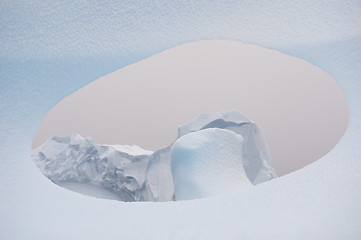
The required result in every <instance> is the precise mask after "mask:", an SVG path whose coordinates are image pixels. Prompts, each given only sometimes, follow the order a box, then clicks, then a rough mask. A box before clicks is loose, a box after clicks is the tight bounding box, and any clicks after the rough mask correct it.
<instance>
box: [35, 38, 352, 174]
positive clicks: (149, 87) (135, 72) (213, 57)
mask: <svg viewBox="0 0 361 240" xmlns="http://www.w3.org/2000/svg"><path fill="white" fill-rule="evenodd" d="M231 109H237V110H238V111H239V112H241V113H242V114H243V115H245V116H246V117H247V118H249V119H250V120H252V121H254V122H255V123H256V124H257V125H258V126H260V127H261V128H262V129H263V130H264V133H265V137H266V140H267V143H268V146H269V148H270V153H271V161H272V166H273V167H274V168H275V169H276V172H277V173H278V174H279V175H284V174H286V173H289V172H292V171H295V170H297V169H299V168H301V167H304V166H306V165H307V164H309V163H311V162H313V161H315V160H317V159H318V158H320V157H321V156H323V155H324V154H326V153H327V152H328V151H329V150H330V149H331V148H332V147H333V146H334V145H335V144H336V143H337V141H338V140H339V139H340V138H341V136H342V134H343V133H344V131H345V129H346V125H347V103H346V98H345V96H344V95H343V93H342V90H341V89H340V88H339V87H338V86H337V84H336V82H335V80H334V79H333V78H332V77H331V76H330V75H328V74H327V73H325V72H324V71H322V70H321V69H319V68H317V67H315V66H314V65H312V64H310V63H308V62H306V61H303V60H301V59H298V58H295V57H291V56H289V55H286V54H283V53H280V52H278V51H274V50H270V49H265V48H261V47H258V46H254V45H250V44H244V43H240V42H235V41H221V40H212V41H199V42H194V43H188V44H184V45H181V46H178V47H175V48H172V49H169V50H166V51H163V52H161V53H159V54H156V55H153V56H151V57H149V58H147V59H145V60H142V61H140V62H137V63H135V64H132V65H130V66H127V67H125V68H123V69H120V70H118V71H115V72H113V73H110V74H108V75H106V76H104V77H101V78H99V79H98V80H96V81H94V82H92V83H91V84H89V85H87V86H85V87H83V88H82V89H80V90H78V91H76V92H75V93H73V94H71V95H70V96H68V97H66V98H65V99H63V100H62V101H61V102H60V103H58V104H57V105H56V106H55V107H54V108H53V109H52V110H51V111H50V112H49V113H48V114H47V115H46V116H45V118H44V119H43V120H42V122H41V124H40V126H39V128H38V130H37V134H36V136H35V138H34V142H33V146H34V147H37V146H38V145H40V144H42V143H43V142H45V140H47V139H48V138H50V137H52V136H53V135H57V136H68V135H72V134H80V135H82V136H89V137H91V138H92V139H93V140H94V141H95V142H97V143H103V144H128V145H133V144H136V145H139V146H141V147H142V148H144V149H151V150H154V151H155V150H158V149H160V148H161V147H164V146H168V145H169V144H170V143H171V142H173V141H174V140H175V139H176V136H177V126H180V125H182V124H184V123H186V122H189V121H190V120H192V119H193V118H195V117H197V116H198V115H199V114H202V113H210V112H223V111H228V110H231Z"/></svg>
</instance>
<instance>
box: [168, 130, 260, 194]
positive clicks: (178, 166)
mask: <svg viewBox="0 0 361 240" xmlns="http://www.w3.org/2000/svg"><path fill="white" fill-rule="evenodd" d="M243 144H244V140H243V137H242V136H241V135H239V134H235V133H233V132H231V131H229V130H224V129H217V128H209V129H205V130H200V131H197V132H192V133H189V134H187V135H185V136H183V137H181V138H179V139H178V140H177V141H175V143H174V144H173V146H172V150H171V169H172V176H173V181H174V197H175V200H192V199H197V198H204V197H212V196H217V195H221V194H225V193H233V192H238V191H241V190H244V189H248V188H250V187H251V186H253V185H252V183H251V182H250V181H249V179H248V177H247V175H246V172H245V170H244V168H243V164H242V162H243V159H242V158H243V157H246V156H245V155H244V152H243V151H244V150H243V149H244V148H243Z"/></svg>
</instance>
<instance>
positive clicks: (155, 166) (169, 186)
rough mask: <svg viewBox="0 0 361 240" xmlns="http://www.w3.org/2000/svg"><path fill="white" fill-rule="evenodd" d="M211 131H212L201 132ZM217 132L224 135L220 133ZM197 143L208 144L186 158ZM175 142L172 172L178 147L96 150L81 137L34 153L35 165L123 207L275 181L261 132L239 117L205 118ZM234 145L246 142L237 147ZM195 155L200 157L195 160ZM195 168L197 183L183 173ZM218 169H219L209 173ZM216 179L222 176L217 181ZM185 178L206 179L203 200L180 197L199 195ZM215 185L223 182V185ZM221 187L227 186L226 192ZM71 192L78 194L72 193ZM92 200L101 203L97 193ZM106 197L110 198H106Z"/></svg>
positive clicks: (53, 141) (186, 127)
mask: <svg viewBox="0 0 361 240" xmlns="http://www.w3.org/2000/svg"><path fill="white" fill-rule="evenodd" d="M208 128H212V129H211V130H209V131H201V130H204V129H208ZM214 128H218V129H225V130H223V131H219V130H214ZM227 130H228V131H227ZM194 132H199V133H194ZM210 133H212V134H210ZM192 136H193V137H195V138H193V137H192ZM199 137H201V139H204V141H202V146H201V147H199V149H196V150H195V151H194V152H192V154H193V155H192V157H191V158H188V157H189V156H188V153H189V147H187V146H188V145H187V144H191V143H192V142H193V141H199ZM177 139H178V140H177V141H176V145H175V146H174V149H177V151H176V152H175V150H174V149H173V153H172V156H173V158H174V159H175V161H176V162H177V164H173V165H172V170H171V148H172V146H173V144H174V143H172V144H170V145H169V146H167V147H165V148H162V149H160V150H157V151H155V152H151V151H147V150H143V149H141V148H139V147H137V146H120V145H98V144H96V143H94V142H93V141H92V140H91V139H89V138H83V137H81V136H80V135H72V136H68V137H52V138H50V139H49V140H48V141H47V142H46V143H45V144H43V145H42V146H40V147H38V148H37V149H35V150H34V152H33V159H34V161H35V163H36V165H37V166H38V167H39V168H40V170H41V172H42V173H43V174H44V175H45V176H46V177H48V178H49V179H50V180H52V181H53V182H54V183H57V184H59V185H61V186H69V184H71V183H74V184H79V183H81V184H86V185H89V186H93V187H95V188H97V189H99V188H102V189H105V190H107V191H109V192H111V193H112V194H115V195H116V196H117V198H118V199H119V200H121V201H170V200H172V199H173V198H175V199H178V200H181V199H189V198H192V197H193V196H194V197H206V196H211V195H217V193H225V192H230V191H229V189H233V190H234V189H240V188H242V185H243V186H248V185H251V183H252V184H259V183H262V182H265V181H268V180H271V179H272V178H274V177H276V173H275V171H274V170H273V168H272V167H271V166H270V161H269V155H268V150H267V147H266V144H265V140H264V137H263V134H262V132H261V130H260V129H259V128H258V127H257V126H256V124H255V123H253V122H251V121H249V120H248V119H247V118H245V117H244V116H243V115H241V114H240V113H239V112H237V111H229V112H223V113H210V114H202V115H200V116H199V117H198V118H197V119H195V120H193V121H192V122H190V123H188V124H185V125H183V126H180V127H179V129H178V138H177ZM197 139H198V140H197ZM230 139H233V140H235V139H242V140H240V141H238V143H237V141H230ZM187 142H188V143H187ZM180 143H182V144H181V145H180ZM235 143H236V144H235ZM217 144H218V145H217ZM219 144H221V145H222V146H223V148H221V150H222V151H220V150H219V151H218V150H217V151H216V150H215V148H214V146H219ZM227 144H228V145H227ZM181 146H182V147H181ZM230 146H238V147H237V148H235V147H232V148H231V147H230ZM215 151H216V152H215ZM201 152H202V153H201ZM194 154H196V155H197V154H200V155H197V157H194V156H195V155H194ZM204 154H205V155H207V156H212V158H208V157H207V159H204V158H200V157H199V156H201V155H202V156H205V155H204ZM192 159H193V161H194V162H192ZM172 161H173V160H172ZM175 161H174V162H175ZM237 161H239V164H238V165H237V164H236V162H237ZM223 163H224V164H223ZM194 164H204V165H203V166H202V169H203V170H202V171H203V172H198V173H199V175H198V178H194V177H195V176H196V175H197V174H198V173H197V172H195V171H197V170H196V168H194V170H193V173H190V172H188V171H187V172H184V171H182V170H181V169H182V168H187V169H189V168H193V166H194ZM206 165H207V166H206ZM226 166H233V167H226ZM178 168H179V169H178ZM214 168H218V169H216V170H214V171H208V170H207V169H214ZM243 169H244V170H243ZM172 173H173V176H172ZM212 174H213V175H214V174H217V175H219V174H220V175H219V176H218V177H217V178H213V177H211V176H213V175H212ZM200 176H201V177H200ZM208 176H209V177H208ZM222 176H225V178H222ZM186 178H189V179H188V180H191V178H194V179H202V182H203V183H204V184H201V185H199V186H202V191H204V192H206V193H204V194H202V191H200V190H199V189H198V190H199V191H200V192H199V193H197V194H199V195H197V194H195V195H192V194H188V193H187V194H186V195H187V196H186V195H179V194H180V193H179V191H181V190H180V189H185V188H188V191H198V190H197V188H196V187H195V186H196V185H197V184H198V183H197V182H194V181H195V180H193V184H195V185H192V186H193V189H190V186H191V185H188V184H189V182H188V183H186V182H184V179H186ZM207 178H209V179H208V180H209V183H208V184H210V185H214V186H213V187H211V186H208V187H207V186H206V185H207V184H206V182H207V181H206V180H207ZM217 179H220V180H219V182H217ZM173 180H175V181H174V183H173ZM222 181H223V182H222ZM226 183H227V184H226ZM237 184H238V186H236V185H237ZM174 186H176V188H174ZM219 186H224V189H223V190H222V189H221V187H219ZM70 189H73V190H74V187H73V188H71V187H70ZM174 189H176V191H175V190H174ZM206 189H208V190H206ZM75 190H76V189H75ZM178 190H179V191H178ZM233 190H232V191H233ZM79 192H81V191H79ZM88 192H89V191H88ZM93 192H94V191H93ZM88 194H89V193H88ZM177 194H178V196H177ZM89 195H93V196H97V197H99V193H98V194H89ZM174 195H175V196H174ZM103 196H104V198H107V195H106V194H105V195H103Z"/></svg>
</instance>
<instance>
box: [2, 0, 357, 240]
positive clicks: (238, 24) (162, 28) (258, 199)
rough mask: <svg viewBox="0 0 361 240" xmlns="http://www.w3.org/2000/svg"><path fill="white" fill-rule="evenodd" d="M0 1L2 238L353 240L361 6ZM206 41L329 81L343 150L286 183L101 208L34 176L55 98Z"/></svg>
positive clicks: (115, 203) (109, 203)
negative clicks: (264, 53)
mask: <svg viewBox="0 0 361 240" xmlns="http://www.w3.org/2000/svg"><path fill="white" fill-rule="evenodd" d="M0 4H1V8H0V9H1V10H0V11H1V14H0V16H1V21H0V24H1V25H0V26H1V27H0V29H1V30H0V31H1V37H0V41H1V44H0V46H1V51H0V53H1V58H0V62H1V68H0V71H1V74H0V76H1V85H2V86H1V89H0V98H1V99H0V100H1V101H0V102H1V105H0V106H1V115H0V123H1V128H0V140H1V141H0V142H1V148H0V154H1V159H0V161H1V168H0V213H1V214H0V223H1V224H0V235H1V238H2V239H270V238H272V239H295V240H297V239H300V240H301V239H302V240H303V239H331V240H332V239H335V240H336V239H337V240H338V239H347V240H351V239H352V240H358V239H360V237H361V228H360V223H361V214H360V213H361V204H360V203H361V175H360V172H361V157H360V156H361V141H360V132H361V121H360V119H361V112H360V109H361V95H360V92H361V79H360V76H361V30H360V29H361V14H360V13H361V5H360V3H359V2H358V1H337V0H331V1H329V0H327V1H326V0H325V1H323V0H321V1H287V2H286V1H276V2H272V3H269V2H266V1H264V2H254V1H239V2H233V1H232V2H217V3H214V2H213V1H204V2H201V1H194V2H192V3H191V4H185V3H183V2H168V3H162V2H160V1H150V2H149V5H146V4H145V2H144V1H131V2H129V3H125V2H124V3H123V2H122V3H117V2H111V3H109V4H104V5H102V4H103V2H99V3H94V4H90V3H82V4H81V3H80V2H79V3H78V4H73V2H72V1H62V2H61V3H53V4H50V3H46V2H42V1H41V2H40V1H39V2H34V1H28V2H20V1H2V2H1V3H0ZM98 4H99V5H98ZM147 4H148V2H147ZM201 39H232V40H238V41H243V42H247V43H253V44H257V45H260V46H262V47H267V48H272V49H276V50H279V51H282V52H284V53H287V54H289V55H292V56H296V57H299V58H302V59H305V60H307V61H309V62H311V63H313V64H315V65H316V66H318V67H320V68H322V69H323V70H325V71H326V72H328V73H329V74H330V75H331V76H332V77H334V78H335V79H336V81H337V82H338V84H340V86H341V88H342V89H343V91H344V93H345V95H346V96H347V99H348V102H349V113H350V118H349V125H348V129H347V131H346V132H345V135H344V136H343V138H342V139H341V141H340V142H339V143H338V144H337V146H336V147H335V148H334V149H333V150H332V151H331V152H330V153H328V154H327V155H325V156H324V157H323V158H321V159H320V160H318V161H317V162H315V163H313V164H311V165H309V166H307V167H305V168H303V169H300V170H298V171H296V172H294V173H292V174H288V175H286V176H283V177H281V178H278V179H275V180H273V181H269V182H267V183H264V184H260V185H258V186H255V187H254V188H252V189H251V190H249V191H245V192H242V193H238V194H230V195H224V196H222V197H214V198H207V199H201V200H192V201H179V202H168V203H121V202H118V201H108V200H102V199H96V198H91V197H87V196H83V195H80V194H77V193H74V192H71V191H68V190H66V189H63V188H60V187H58V186H57V185H55V184H53V183H52V182H51V181H49V180H48V179H47V178H46V177H44V176H43V175H42V174H41V173H40V172H39V170H38V169H37V167H36V166H35V165H34V164H33V162H32V161H31V157H30V154H31V149H30V148H31V147H30V146H31V142H32V138H33V136H34V134H35V131H36V127H37V125H38V124H39V122H40V121H41V118H42V117H43V116H44V115H45V114H46V112H47V111H49V110H50V109H51V108H52V107H53V106H54V105H55V104H56V103H57V102H58V101H60V100H61V99H62V98H64V97H65V96H67V95H69V94H70V93H72V92H74V91H75V90H76V89H78V88H80V87H82V86H84V85H85V84H87V83H89V82H91V81H92V80H95V79H96V78H97V77H99V76H102V75H104V74H106V73H108V72H110V71H112V70H115V69H119V68H120V67H121V66H124V65H126V64H130V63H132V62H134V61H135V60H137V59H142V58H145V57H148V56H149V55H150V54H152V53H155V52H159V51H161V50H164V49H167V48H169V47H170V46H175V45H178V44H180V43H186V42H189V41H195V40H201ZM127 40H129V41H127ZM225 44H226V43H225ZM117 46H118V48H117ZM119 48H121V49H119ZM123 50H124V51H123ZM110 55H111V56H110ZM73 56H76V57H75V58H76V59H73V58H72V57H73ZM114 56H116V58H114ZM58 57H59V58H58ZM95 57H96V59H99V60H98V62H94V61H95V60H94V59H95ZM114 59H118V60H117V61H114ZM95 66H96V67H95ZM290 81H292V79H290ZM330 107H332V106H330Z"/></svg>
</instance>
